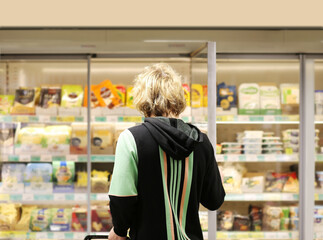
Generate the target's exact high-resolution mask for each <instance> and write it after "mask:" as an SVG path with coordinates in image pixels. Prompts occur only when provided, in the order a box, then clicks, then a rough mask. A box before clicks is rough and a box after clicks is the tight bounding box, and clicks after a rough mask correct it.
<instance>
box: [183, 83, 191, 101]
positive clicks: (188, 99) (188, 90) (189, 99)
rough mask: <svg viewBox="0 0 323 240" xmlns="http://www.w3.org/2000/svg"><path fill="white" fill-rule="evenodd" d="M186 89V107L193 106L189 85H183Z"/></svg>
mask: <svg viewBox="0 0 323 240" xmlns="http://www.w3.org/2000/svg"><path fill="white" fill-rule="evenodd" d="M183 89H184V96H185V99H186V107H190V106H191V93H190V86H189V85H188V84H183Z"/></svg>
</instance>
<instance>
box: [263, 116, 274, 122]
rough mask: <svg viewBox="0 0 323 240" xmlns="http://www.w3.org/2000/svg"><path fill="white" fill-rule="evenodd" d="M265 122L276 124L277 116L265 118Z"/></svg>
mask: <svg viewBox="0 0 323 240" xmlns="http://www.w3.org/2000/svg"><path fill="white" fill-rule="evenodd" d="M264 120H265V121H266V122H274V121H275V116H264Z"/></svg>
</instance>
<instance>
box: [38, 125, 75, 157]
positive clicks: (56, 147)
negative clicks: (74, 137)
mask: <svg viewBox="0 0 323 240" xmlns="http://www.w3.org/2000/svg"><path fill="white" fill-rule="evenodd" d="M71 132H72V128H71V126H68V125H51V126H46V127H45V129H44V144H45V146H44V147H45V148H46V151H47V152H48V153H51V154H69V153H70V139H71Z"/></svg>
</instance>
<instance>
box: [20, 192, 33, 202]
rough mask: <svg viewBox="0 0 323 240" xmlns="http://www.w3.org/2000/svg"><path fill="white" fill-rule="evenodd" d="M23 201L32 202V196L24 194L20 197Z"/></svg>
mask: <svg viewBox="0 0 323 240" xmlns="http://www.w3.org/2000/svg"><path fill="white" fill-rule="evenodd" d="M22 200H23V201H33V200H34V194H30V193H25V194H23V195H22Z"/></svg>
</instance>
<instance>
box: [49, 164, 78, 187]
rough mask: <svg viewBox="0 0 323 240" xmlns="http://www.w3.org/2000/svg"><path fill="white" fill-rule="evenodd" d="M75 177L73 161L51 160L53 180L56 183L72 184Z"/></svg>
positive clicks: (62, 184)
mask: <svg viewBox="0 0 323 240" xmlns="http://www.w3.org/2000/svg"><path fill="white" fill-rule="evenodd" d="M74 177H75V163H74V162H71V161H68V162H65V161H53V181H54V182H55V183H57V185H58V186H59V185H61V186H69V185H73V182H74Z"/></svg>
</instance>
